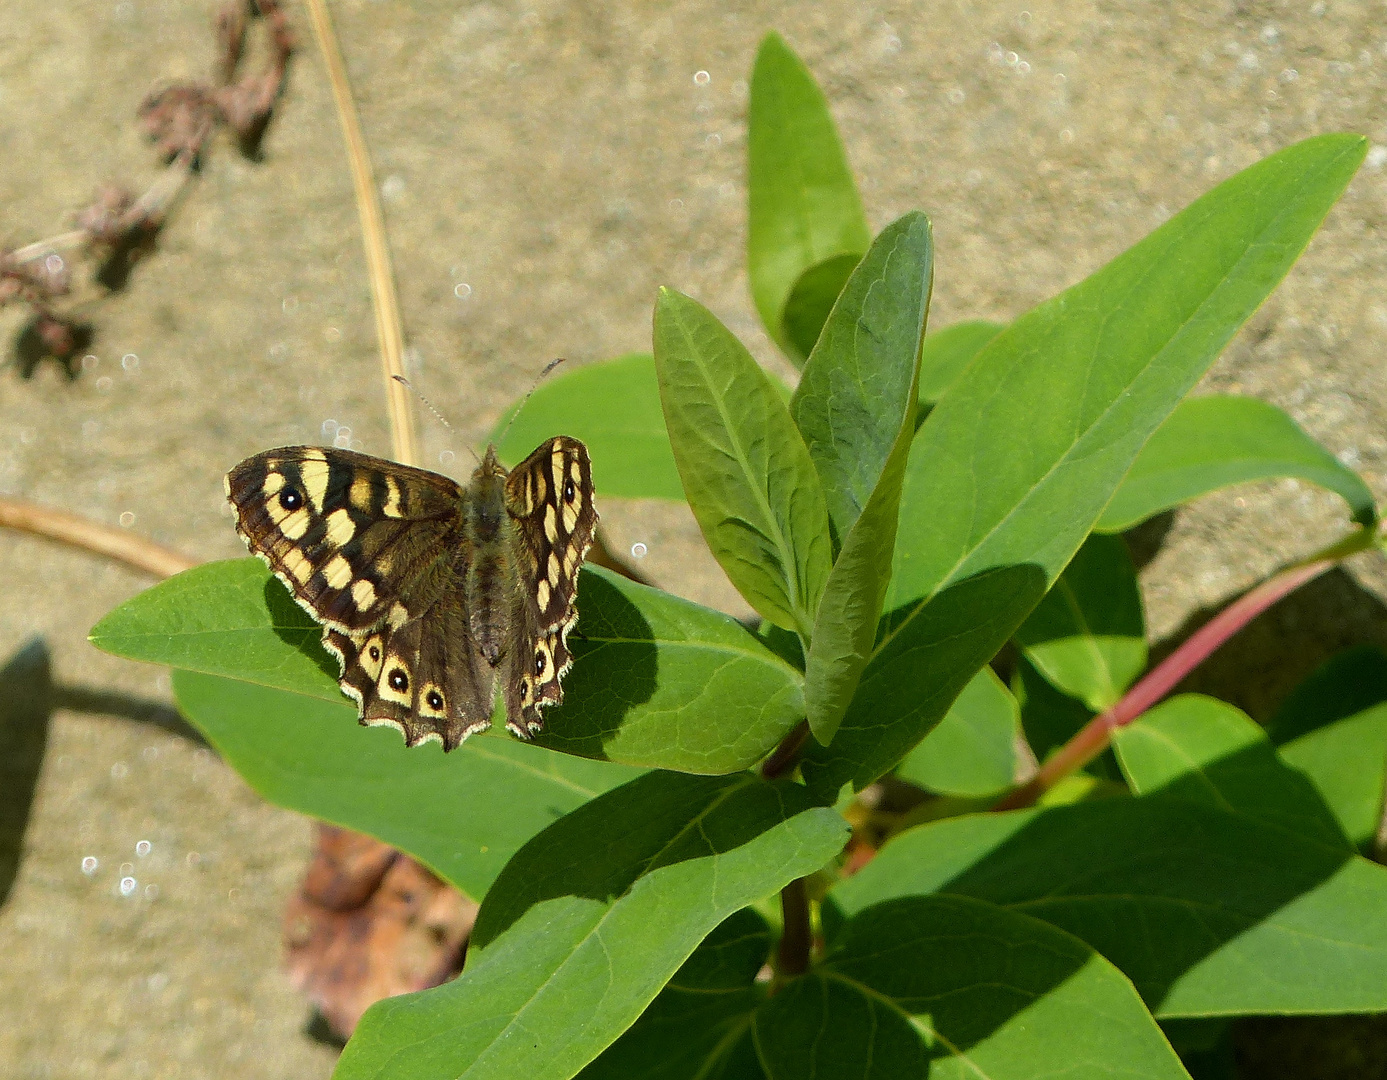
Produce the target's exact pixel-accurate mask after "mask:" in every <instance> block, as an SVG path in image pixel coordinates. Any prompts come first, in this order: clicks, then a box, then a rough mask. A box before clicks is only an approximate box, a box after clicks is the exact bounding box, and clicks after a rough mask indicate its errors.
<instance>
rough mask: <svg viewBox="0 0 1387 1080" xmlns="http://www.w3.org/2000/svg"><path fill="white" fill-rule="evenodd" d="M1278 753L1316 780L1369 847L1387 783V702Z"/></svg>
mask: <svg viewBox="0 0 1387 1080" xmlns="http://www.w3.org/2000/svg"><path fill="white" fill-rule="evenodd" d="M1278 753H1279V755H1280V757H1281V758H1282V760H1284V761H1285V762H1286V764H1287V765H1289V766H1290V767H1291V768H1293V769H1296V770H1298V771H1299V772H1300V773H1301V774H1303V775H1304V776H1306V777H1307V778H1308V779H1309V781H1310V783H1312V784H1313V785H1314V786H1315V790H1316V791H1318V792H1319V794H1320V797H1321V798H1322V799H1323V800H1324V801H1325V804H1326V805H1327V806H1328V807H1329V809H1330V810H1331V811H1332V812H1333V814H1334V817H1335V819H1336V820H1337V821H1338V823H1339V827H1340V828H1342V829H1343V831H1344V833H1345V835H1347V836H1348V838H1349V840H1350V841H1351V842H1352V843H1353V844H1354V846H1355V847H1357V848H1359V849H1361V850H1367V849H1368V848H1369V847H1370V846H1371V845H1372V842H1373V840H1374V838H1375V837H1376V836H1377V830H1378V827H1379V826H1380V825H1381V822H1382V796H1383V790H1384V788H1387V704H1384V705H1378V706H1376V707H1374V708H1371V709H1365V710H1364V711H1363V712H1361V713H1355V714H1354V715H1353V716H1350V717H1348V718H1347V719H1344V720H1340V721H1338V722H1337V723H1334V724H1328V725H1326V726H1325V727H1322V728H1320V729H1319V730H1318V731H1313V732H1311V733H1310V734H1308V735H1302V736H1301V737H1300V738H1298V739H1293V740H1291V741H1290V742H1288V743H1284V744H1283V745H1282V746H1281V748H1280V750H1279V751H1278Z"/></svg>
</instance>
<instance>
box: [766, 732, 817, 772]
mask: <svg viewBox="0 0 1387 1080" xmlns="http://www.w3.org/2000/svg"><path fill="white" fill-rule="evenodd" d="M807 738H809V721H808V720H801V721H800V722H799V723H798V724H796V725H795V726H794V727H793V728H792V729H791V730H790V734H788V735H786V736H785V738H783V739H781V740H780V745H779V746H777V747H776V748H775V749H774V750H772V751H771V756H770V757H768V758H766V760H765V761H764V762H762V764H761V775H762V776H763V777H765V779H767V780H774V779H775V778H776V777H777V776H784V775H785V774H786V773H787V772H789V771H790V770H791V769H792V768H794V766H795V762H797V761H798V760H799V752H800V751H801V750H802V749H804V742H805V740H806V739H807Z"/></svg>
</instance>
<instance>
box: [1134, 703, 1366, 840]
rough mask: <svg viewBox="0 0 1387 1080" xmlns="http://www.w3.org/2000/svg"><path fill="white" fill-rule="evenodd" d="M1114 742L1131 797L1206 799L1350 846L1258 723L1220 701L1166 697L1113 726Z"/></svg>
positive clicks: (1315, 793)
mask: <svg viewBox="0 0 1387 1080" xmlns="http://www.w3.org/2000/svg"><path fill="white" fill-rule="evenodd" d="M1113 748H1114V749H1115V750H1116V751H1117V758H1118V760H1119V761H1120V762H1121V763H1122V771H1123V773H1125V774H1126V776H1127V780H1128V783H1130V784H1131V786H1132V790H1133V791H1134V792H1136V793H1137V794H1138V795H1151V794H1160V795H1164V796H1168V797H1172V798H1177V799H1189V800H1191V801H1193V802H1202V803H1207V804H1208V805H1210V806H1215V807H1218V808H1219V809H1221V810H1226V811H1228V812H1229V813H1232V814H1240V815H1243V816H1246V817H1248V818H1251V819H1253V820H1256V821H1264V822H1266V823H1267V824H1270V825H1276V826H1279V827H1280V828H1283V829H1289V830H1290V831H1292V832H1297V833H1301V834H1303V835H1305V836H1307V837H1309V838H1310V839H1311V840H1318V841H1319V842H1320V843H1322V844H1328V845H1329V846H1331V847H1340V848H1344V849H1345V850H1348V849H1349V848H1350V844H1349V842H1348V839H1347V838H1346V837H1345V836H1344V833H1343V830H1342V829H1341V828H1340V827H1339V823H1338V822H1337V821H1336V820H1335V818H1334V815H1333V814H1332V813H1330V811H1329V808H1328V807H1327V806H1326V805H1325V802H1324V799H1323V798H1321V796H1320V794H1319V792H1318V791H1316V790H1315V788H1314V786H1313V785H1312V784H1311V783H1310V781H1309V780H1307V779H1306V778H1305V777H1304V776H1303V775H1302V774H1301V773H1299V772H1297V771H1296V770H1295V769H1292V768H1290V767H1289V766H1287V764H1286V763H1285V762H1284V761H1282V760H1281V758H1280V757H1278V756H1277V753H1276V751H1275V750H1273V749H1272V745H1271V743H1270V742H1268V741H1267V737H1266V735H1265V733H1264V732H1263V731H1262V729H1261V728H1260V727H1258V726H1257V725H1256V724H1254V723H1253V722H1252V721H1251V720H1250V719H1248V717H1247V716H1246V715H1244V714H1243V713H1242V712H1240V711H1239V710H1237V709H1235V708H1233V706H1231V705H1228V704H1226V703H1224V702H1222V701H1216V700H1215V699H1213V698H1209V697H1203V696H1202V695H1199V694H1181V695H1179V696H1178V697H1174V698H1171V699H1170V700H1169V701H1166V702H1163V703H1162V704H1160V705H1158V706H1157V707H1156V708H1154V709H1152V710H1151V711H1150V712H1148V713H1146V714H1145V715H1144V716H1142V717H1140V718H1139V719H1137V720H1136V721H1135V722H1133V723H1132V724H1129V725H1128V726H1126V727H1124V728H1119V729H1118V730H1117V732H1116V733H1115V734H1114V736H1113ZM1380 771H1381V770H1380V769H1379V772H1380Z"/></svg>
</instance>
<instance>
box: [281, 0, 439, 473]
mask: <svg viewBox="0 0 1387 1080" xmlns="http://www.w3.org/2000/svg"><path fill="white" fill-rule="evenodd" d="M308 13H309V16H310V17H311V18H312V20H313V33H314V36H315V37H316V38H317V39H318V49H319V51H321V52H322V54H323V63H324V65H326V67H327V72H328V80H329V81H330V82H331V83H332V97H333V101H334V102H336V104H337V116H338V119H339V120H340V121H341V123H342V136H343V138H344V139H345V140H346V143H347V160H348V161H349V162H350V164H351V169H352V184H353V186H354V187H355V189H356V209H357V214H358V215H359V217H360V219H361V239H362V243H363V244H364V245H365V248H366V266H367V269H368V271H369V273H370V278H371V306H372V308H373V309H374V311H375V315H376V338H377V340H378V341H379V343H380V358H381V365H382V367H383V368H384V376H385V403H386V408H387V410H388V412H389V414H390V437H391V444H392V448H393V451H394V454H395V460H396V461H398V462H400V463H401V464H402V465H418V464H420V453H419V437H418V434H417V433H416V432H415V429H414V408H413V406H414V402H413V400H412V399H411V398H410V395H409V391H408V389H407V388H406V386H405V385H404V384H402V383H399V382H397V381H396V379H395V376H397V375H398V376H400V377H401V378H403V377H404V374H405V370H404V331H403V330H402V328H401V325H400V302H399V298H398V297H397V296H396V293H395V272H394V270H393V269H392V267H391V263H390V246H389V244H388V243H387V242H386V238H385V222H384V218H383V216H382V214H381V208H380V196H379V195H378V193H377V191H376V181H375V177H374V175H373V173H372V170H371V158H370V155H369V154H368V153H367V150H366V139H365V138H364V137H363V136H362V134H361V120H360V118H359V117H358V116H357V113H356V103H355V102H354V101H353V100H352V88H351V83H350V82H349V81H348V79H347V65H346V62H345V61H344V60H343V59H342V50H341V48H340V47H339V46H338V44H337V32H336V31H335V30H334V29H333V27H332V17H331V15H329V14H328V9H327V0H308Z"/></svg>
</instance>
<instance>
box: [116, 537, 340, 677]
mask: <svg viewBox="0 0 1387 1080" xmlns="http://www.w3.org/2000/svg"><path fill="white" fill-rule="evenodd" d="M322 639H323V628H322V627H321V626H319V625H318V624H317V623H315V622H314V621H313V619H312V618H310V617H309V615H308V613H307V612H306V611H304V610H303V608H301V607H299V606H298V604H296V603H295V602H294V599H293V597H291V596H290V595H289V592H288V590H287V589H285V588H284V586H283V585H281V584H280V583H279V580H278V579H277V578H275V576H274V575H273V574H271V573H270V571H269V570H268V569H267V568H266V567H265V564H264V563H262V562H261V561H260V560H259V559H231V560H228V561H226V562H211V563H203V565H201V566H195V567H194V568H193V569H191V570H185V571H184V572H183V573H181V574H178V575H176V576H175V577H171V578H169V579H168V580H167V581H161V582H160V583H159V584H157V585H155V586H153V587H152V588H149V589H146V590H145V591H144V592H142V593H139V594H137V595H135V596H133V597H131V598H130V599H129V600H127V601H126V602H125V603H123V604H121V605H120V607H118V608H116V609H115V610H114V611H111V612H109V613H108V614H107V615H106V617H105V618H104V619H102V620H101V621H100V622H99V623H97V624H96V626H95V627H93V628H92V632H91V635H90V640H91V643H92V644H93V645H95V646H96V647H97V648H98V649H103V650H104V651H106V652H108V653H114V654H115V655H116V656H124V657H126V658H127V659H130V660H145V661H148V662H150V663H154V664H168V665H169V666H170V667H176V668H185V669H187V670H188V671H201V672H204V673H206V674H208V675H225V676H228V677H229V678H233V679H243V680H245V681H246V682H251V683H258V684H259V685H261V686H272V687H275V688H277V689H280V690H293V691H295V692H297V693H300V694H307V695H309V696H310V697H315V698H320V699H322V700H324V701H331V702H345V701H346V700H347V699H346V697H345V696H344V695H343V693H342V690H341V688H339V687H338V685H337V674H338V669H339V665H338V663H337V661H336V660H334V659H333V658H332V657H331V656H329V655H328V654H327V652H326V651H325V650H324V649H323V646H322Z"/></svg>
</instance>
